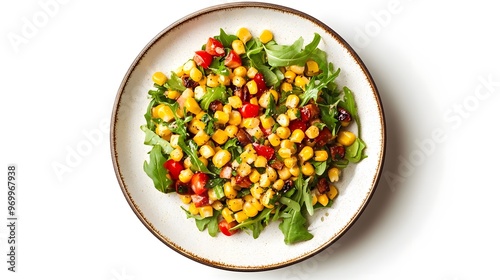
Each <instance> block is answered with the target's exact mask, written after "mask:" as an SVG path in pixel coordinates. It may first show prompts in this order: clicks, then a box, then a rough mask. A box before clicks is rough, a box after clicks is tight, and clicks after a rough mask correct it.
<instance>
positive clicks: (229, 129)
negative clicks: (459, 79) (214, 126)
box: [224, 125, 238, 138]
mask: <svg viewBox="0 0 500 280" xmlns="http://www.w3.org/2000/svg"><path fill="white" fill-rule="evenodd" d="M224 132H226V134H227V136H228V137H229V138H233V137H234V136H235V135H236V133H237V132H238V127H236V126H235V125H228V126H226V128H224Z"/></svg>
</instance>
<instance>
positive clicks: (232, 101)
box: [227, 96, 243, 109]
mask: <svg viewBox="0 0 500 280" xmlns="http://www.w3.org/2000/svg"><path fill="white" fill-rule="evenodd" d="M227 103H228V104H229V105H231V107H232V108H234V109H238V108H241V106H243V102H242V101H241V98H240V97H239V96H230V97H229V98H228V99H227Z"/></svg>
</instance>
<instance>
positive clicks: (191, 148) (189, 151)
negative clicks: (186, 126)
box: [177, 136, 215, 176]
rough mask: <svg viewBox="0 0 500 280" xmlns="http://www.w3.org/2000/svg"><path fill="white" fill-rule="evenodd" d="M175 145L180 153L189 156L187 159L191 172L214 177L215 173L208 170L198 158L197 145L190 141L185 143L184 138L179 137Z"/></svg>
mask: <svg viewBox="0 0 500 280" xmlns="http://www.w3.org/2000/svg"><path fill="white" fill-rule="evenodd" d="M177 145H179V147H181V149H182V151H183V152H184V153H185V154H186V155H188V156H189V159H190V160H191V170H193V171H200V172H203V173H206V174H210V175H212V176H215V173H213V172H211V171H210V170H208V168H207V167H206V166H205V165H204V164H203V162H202V161H201V160H200V158H199V157H198V145H197V144H196V143H195V142H194V141H193V140H192V139H190V140H188V141H187V143H186V142H185V138H184V136H179V142H178V143H177Z"/></svg>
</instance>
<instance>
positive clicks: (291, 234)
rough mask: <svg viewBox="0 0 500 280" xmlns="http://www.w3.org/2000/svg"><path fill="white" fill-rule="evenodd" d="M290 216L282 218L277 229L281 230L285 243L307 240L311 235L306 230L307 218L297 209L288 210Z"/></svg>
mask: <svg viewBox="0 0 500 280" xmlns="http://www.w3.org/2000/svg"><path fill="white" fill-rule="evenodd" d="M290 215H291V216H290V217H289V218H286V219H283V222H281V223H280V225H279V229H280V230H281V231H282V232H283V235H284V237H285V238H284V240H285V244H287V245H290V244H293V243H297V242H300V241H307V240H310V239H312V238H313V235H312V234H311V233H310V232H309V231H308V230H307V226H306V225H307V220H306V218H304V216H302V214H301V213H300V212H299V211H294V210H292V211H290Z"/></svg>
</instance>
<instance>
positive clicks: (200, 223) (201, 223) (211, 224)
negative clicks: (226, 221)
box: [181, 206, 220, 237]
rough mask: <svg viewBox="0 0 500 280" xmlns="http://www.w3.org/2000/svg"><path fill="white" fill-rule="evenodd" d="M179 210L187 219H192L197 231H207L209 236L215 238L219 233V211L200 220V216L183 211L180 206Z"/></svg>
mask: <svg viewBox="0 0 500 280" xmlns="http://www.w3.org/2000/svg"><path fill="white" fill-rule="evenodd" d="M181 209H182V210H184V212H185V213H186V216H187V217H188V218H192V219H194V220H195V224H196V227H197V228H198V230H199V231H204V230H205V229H208V234H209V235H210V236H212V237H215V236H217V233H218V232H219V224H218V221H219V215H220V211H214V214H213V215H212V216H211V217H205V218H202V217H201V216H200V215H193V214H191V212H189V211H188V210H186V209H184V208H183V207H182V206H181Z"/></svg>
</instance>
